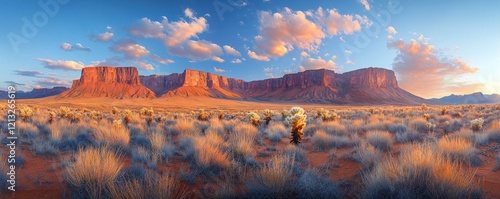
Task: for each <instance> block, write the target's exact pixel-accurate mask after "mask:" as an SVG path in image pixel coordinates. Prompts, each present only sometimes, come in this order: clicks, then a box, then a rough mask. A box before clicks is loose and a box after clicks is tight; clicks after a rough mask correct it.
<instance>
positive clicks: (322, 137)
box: [311, 129, 352, 151]
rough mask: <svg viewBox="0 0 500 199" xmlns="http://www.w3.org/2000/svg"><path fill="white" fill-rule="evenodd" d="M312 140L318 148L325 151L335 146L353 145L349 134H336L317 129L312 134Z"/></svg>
mask: <svg viewBox="0 0 500 199" xmlns="http://www.w3.org/2000/svg"><path fill="white" fill-rule="evenodd" d="M311 142H312V143H313V146H314V147H315V149H316V150H320V151H325V150H329V149H331V148H333V147H335V148H342V147H349V146H351V145H352V144H351V142H350V141H349V138H348V137H347V136H336V135H330V134H328V133H326V132H325V131H324V130H322V129H320V130H317V131H316V133H315V134H314V135H313V136H312V138H311Z"/></svg>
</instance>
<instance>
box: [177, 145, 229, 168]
mask: <svg viewBox="0 0 500 199" xmlns="http://www.w3.org/2000/svg"><path fill="white" fill-rule="evenodd" d="M180 146H181V148H183V149H184V150H185V154H184V156H185V157H186V158H188V159H191V162H192V163H193V164H194V165H196V166H197V167H199V168H201V169H204V170H207V171H212V172H217V171H219V170H221V169H226V168H228V167H229V165H230V159H229V154H228V153H227V152H225V151H223V150H222V149H221V146H220V145H216V144H214V143H213V142H211V141H210V140H207V139H205V138H204V137H202V136H198V137H191V138H190V137H186V138H181V140H180Z"/></svg>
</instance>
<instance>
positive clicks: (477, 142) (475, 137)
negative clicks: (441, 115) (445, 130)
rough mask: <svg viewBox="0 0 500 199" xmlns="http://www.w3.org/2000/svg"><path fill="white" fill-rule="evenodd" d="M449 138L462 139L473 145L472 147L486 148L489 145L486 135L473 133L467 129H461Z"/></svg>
mask: <svg viewBox="0 0 500 199" xmlns="http://www.w3.org/2000/svg"><path fill="white" fill-rule="evenodd" d="M450 138H464V139H467V140H469V141H470V142H472V143H474V146H486V145H488V143H489V135H488V134H487V133H474V132H472V131H471V130H469V129H462V130H460V131H458V132H457V133H455V134H452V135H450Z"/></svg>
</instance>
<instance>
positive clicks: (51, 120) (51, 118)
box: [48, 111, 57, 123]
mask: <svg viewBox="0 0 500 199" xmlns="http://www.w3.org/2000/svg"><path fill="white" fill-rule="evenodd" d="M56 116H57V115H56V113H55V112H54V111H50V112H49V120H48V122H49V123H52V122H54V121H55V120H56Z"/></svg>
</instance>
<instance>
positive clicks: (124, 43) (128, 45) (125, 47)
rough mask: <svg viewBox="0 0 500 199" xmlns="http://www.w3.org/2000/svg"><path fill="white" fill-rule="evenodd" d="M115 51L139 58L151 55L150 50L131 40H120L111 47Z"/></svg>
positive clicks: (128, 56)
mask: <svg viewBox="0 0 500 199" xmlns="http://www.w3.org/2000/svg"><path fill="white" fill-rule="evenodd" d="M110 50H111V51H113V52H121V53H123V54H124V55H125V57H127V58H139V57H142V56H146V55H149V54H150V52H149V50H147V49H146V47H144V46H141V45H140V44H138V43H136V42H134V41H131V40H120V41H118V42H116V43H115V44H114V45H113V46H111V47H110Z"/></svg>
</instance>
